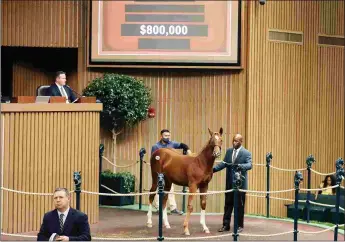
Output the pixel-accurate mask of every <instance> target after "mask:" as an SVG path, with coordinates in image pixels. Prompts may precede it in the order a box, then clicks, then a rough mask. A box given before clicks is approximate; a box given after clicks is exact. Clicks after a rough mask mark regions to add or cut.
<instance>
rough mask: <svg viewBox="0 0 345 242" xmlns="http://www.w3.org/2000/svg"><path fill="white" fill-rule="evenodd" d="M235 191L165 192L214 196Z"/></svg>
mask: <svg viewBox="0 0 345 242" xmlns="http://www.w3.org/2000/svg"><path fill="white" fill-rule="evenodd" d="M233 191H234V189H230V190H225V191H209V192H170V191H169V192H166V191H165V192H164V193H168V194H177V195H213V194H220V193H228V192H233Z"/></svg>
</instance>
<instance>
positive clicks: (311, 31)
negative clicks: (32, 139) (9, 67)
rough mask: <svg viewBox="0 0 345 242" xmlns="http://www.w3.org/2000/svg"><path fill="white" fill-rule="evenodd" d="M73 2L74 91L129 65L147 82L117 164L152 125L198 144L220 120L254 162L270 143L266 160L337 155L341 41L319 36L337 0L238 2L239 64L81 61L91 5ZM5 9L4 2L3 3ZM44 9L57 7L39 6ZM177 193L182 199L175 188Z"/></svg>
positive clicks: (331, 24) (216, 200) (323, 161)
mask: <svg viewBox="0 0 345 242" xmlns="http://www.w3.org/2000/svg"><path fill="white" fill-rule="evenodd" d="M59 4H61V3H59ZM11 6H12V5H11ZM77 6H78V8H77V9H78V11H79V12H78V13H79V15H77V14H74V15H73V16H74V17H75V18H76V17H77V16H78V18H79V20H78V21H79V22H78V23H79V25H78V30H79V34H78V36H77V46H78V83H77V88H78V91H79V92H81V91H82V89H83V88H84V87H85V86H86V85H87V84H88V83H89V82H90V81H92V80H93V79H94V78H95V77H98V76H100V75H102V73H104V72H116V73H124V74H130V75H133V76H135V77H138V78H142V79H143V80H144V81H145V83H146V84H147V85H148V86H149V87H150V88H152V94H153V98H154V101H153V103H152V106H153V107H155V108H156V111H157V116H156V118H154V119H149V120H146V121H144V122H143V123H142V124H140V125H138V126H137V127H135V128H133V129H128V130H125V132H124V133H122V134H120V135H119V136H118V137H117V145H116V163H117V164H118V165H126V164H131V163H133V162H135V161H136V160H138V159H139V157H138V152H139V149H140V148H141V147H145V148H146V150H147V151H148V152H149V151H150V149H151V146H152V145H153V144H154V143H155V142H156V141H157V140H158V138H159V131H160V129H162V128H166V127H167V128H170V129H171V131H172V135H173V138H174V139H175V140H179V141H183V142H186V143H187V144H188V145H190V146H191V148H192V150H193V151H197V150H199V149H200V148H201V147H202V145H203V144H204V143H205V142H206V141H207V138H208V137H207V133H206V131H207V127H210V128H211V129H214V130H215V129H219V127H220V126H223V128H224V129H225V132H226V135H225V137H224V139H225V140H224V141H225V142H224V148H226V147H230V146H231V137H232V135H233V134H234V133H235V132H240V133H242V134H243V135H244V138H245V144H244V146H245V147H246V148H248V149H249V150H250V151H251V152H252V153H253V162H254V163H264V162H265V154H266V152H269V151H271V152H272V153H273V161H272V165H274V166H278V167H283V168H301V167H305V166H306V165H305V159H306V157H307V156H308V155H309V154H313V155H314V156H315V158H316V160H317V163H316V164H314V169H316V170H319V171H322V172H331V171H334V161H335V159H336V158H338V157H344V148H343V146H342V145H341V144H342V143H343V142H344V135H343V133H344V132H343V131H344V104H343V102H341V100H343V99H344V92H343V90H344V84H343V82H344V75H343V73H344V67H343V63H344V54H343V52H344V51H343V50H344V48H343V47H324V46H323V47H321V46H318V44H317V39H318V38H317V37H318V35H319V34H327V35H336V36H344V20H343V19H344V3H343V1H267V2H266V4H265V5H264V6H261V5H260V4H259V3H258V2H257V1H247V2H245V11H246V13H248V19H247V20H246V21H245V27H244V29H245V30H246V35H245V43H244V47H243V50H244V51H245V52H246V58H247V60H246V61H245V68H244V70H241V71H219V70H209V71H186V70H138V69H127V70H121V69H113V68H109V69H100V68H87V67H86V61H87V55H86V39H87V38H86V35H87V31H86V30H87V28H88V19H87V13H88V12H87V11H88V7H89V6H88V2H79V3H78V4H77ZM28 7H29V6H28ZM11 9H13V8H11ZM11 9H10V8H8V10H9V11H10V12H11ZM43 11H44V12H51V13H52V14H55V13H56V12H55V11H51V10H49V11H48V10H47V9H45V8H44V9H43ZM10 12H8V13H6V14H7V16H9V15H11V13H10ZM61 13H63V12H61ZM44 14H45V13H44ZM12 15H13V11H12ZM57 17H60V18H61V15H58V16H57ZM11 18H14V19H15V17H13V16H12V17H11ZM75 21H77V20H73V21H72V22H73V23H74V22H75ZM41 26H44V25H42V24H41ZM269 29H278V30H285V31H293V32H296V31H297V32H302V33H303V44H301V45H298V44H290V43H277V42H270V41H268V39H267V36H268V33H267V31H268V30H269ZM77 32H78V31H77ZM47 33H50V32H49V31H48V32H47ZM24 34H25V33H24ZM27 36H28V35H27ZM26 38H29V37H26ZM47 38H48V37H47ZM11 41H12V40H11ZM12 42H13V43H15V42H14V41H12ZM8 43H9V42H8ZM9 44H11V43H9ZM71 46H76V45H71ZM332 115H333V116H332ZM100 141H101V142H103V143H104V144H105V146H106V151H105V156H106V157H109V158H111V157H112V148H111V146H112V143H111V141H112V140H111V135H110V134H107V133H106V132H104V131H102V138H101V140H100ZM327 147H329V148H327ZM224 154H225V150H224V152H223V155H224ZM146 159H148V155H146ZM103 164H104V165H103V167H104V169H107V168H110V169H112V167H111V166H108V165H107V162H105V161H103ZM145 169H146V170H145V172H144V174H145V177H144V181H145V182H144V186H143V187H144V188H147V189H148V188H149V186H150V180H151V178H150V170H149V169H148V167H146V168H145ZM121 170H128V171H130V172H133V173H134V174H135V175H136V177H137V179H138V178H139V168H138V166H133V167H130V168H125V169H117V171H121ZM304 175H306V174H305V173H304ZM249 178H250V184H249V185H250V186H249V187H250V189H253V190H263V189H265V181H266V180H265V179H266V178H265V171H264V168H263V167H258V166H254V168H253V170H252V171H250V173H249ZM224 179H225V176H224V172H221V173H219V174H217V175H216V176H215V177H214V178H213V180H212V182H211V187H210V190H223V189H224V186H225V181H224ZM321 179H322V177H320V176H315V175H313V178H312V180H313V183H312V185H313V186H314V187H315V186H317V185H318V184H319V183H320V182H321ZM85 182H86V181H85ZM271 184H272V187H271V189H272V190H278V189H285V188H291V187H292V186H293V174H292V173H284V172H281V171H272V175H271ZM302 186H304V187H305V186H306V184H303V185H302ZM177 189H180V188H177ZM282 196H283V197H290V198H291V197H292V196H293V195H292V194H284V195H282ZM222 197H223V195H217V196H210V197H209V198H208V207H207V210H208V211H210V212H223V198H222ZM177 201H178V205H179V207H180V204H182V203H181V197H180V196H177ZM144 202H147V199H146V198H145V199H144ZM195 203H197V202H195ZM271 204H272V209H271V214H272V215H274V216H285V215H286V211H285V207H284V206H283V203H282V202H272V203H271ZM195 208H196V210H199V205H198V204H195ZM247 213H256V214H258V213H260V214H263V213H265V209H264V200H263V199H262V198H253V197H248V200H247Z"/></svg>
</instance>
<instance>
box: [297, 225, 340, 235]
mask: <svg viewBox="0 0 345 242" xmlns="http://www.w3.org/2000/svg"><path fill="white" fill-rule="evenodd" d="M343 225H344V224H339V225H338V227H339V226H343ZM335 227H337V226H336V225H334V226H332V227H329V228H327V229H324V230H320V231H313V232H312V231H304V230H299V231H298V232H299V233H302V234H321V233H323V232H327V231H329V230H332V229H334V228H335Z"/></svg>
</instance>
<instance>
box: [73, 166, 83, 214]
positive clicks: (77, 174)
mask: <svg viewBox="0 0 345 242" xmlns="http://www.w3.org/2000/svg"><path fill="white" fill-rule="evenodd" d="M80 173H81V172H80V171H75V172H73V181H74V192H75V194H76V205H75V207H76V209H77V210H80V193H81V174H80Z"/></svg>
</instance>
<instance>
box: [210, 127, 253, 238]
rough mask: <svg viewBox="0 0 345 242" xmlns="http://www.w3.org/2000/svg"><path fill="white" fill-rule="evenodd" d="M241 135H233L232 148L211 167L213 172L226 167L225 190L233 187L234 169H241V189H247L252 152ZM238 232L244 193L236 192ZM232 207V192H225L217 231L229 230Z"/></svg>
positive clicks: (242, 219)
mask: <svg viewBox="0 0 345 242" xmlns="http://www.w3.org/2000/svg"><path fill="white" fill-rule="evenodd" d="M242 142H243V137H242V135H240V134H236V135H235V136H234V137H233V148H230V149H228V150H227V151H226V154H225V157H224V161H222V162H221V163H219V164H218V165H217V166H215V167H214V168H213V172H214V173H215V172H218V171H221V170H223V169H224V168H226V190H229V189H232V188H233V177H234V172H235V169H238V170H240V171H241V174H242V176H244V177H245V178H244V181H242V186H241V187H240V188H241V189H243V190H247V189H248V178H247V171H248V170H251V169H252V154H251V153H250V152H249V151H248V150H246V149H245V148H244V147H243V146H242ZM237 201H238V232H239V233H240V232H242V231H243V228H244V224H243V222H244V206H245V202H246V193H245V192H238V199H237ZM233 207H234V193H233V192H230V193H229V192H228V193H225V206H224V216H223V226H222V227H221V228H220V229H219V230H218V232H224V231H229V230H230V222H231V214H232V210H233Z"/></svg>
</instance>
